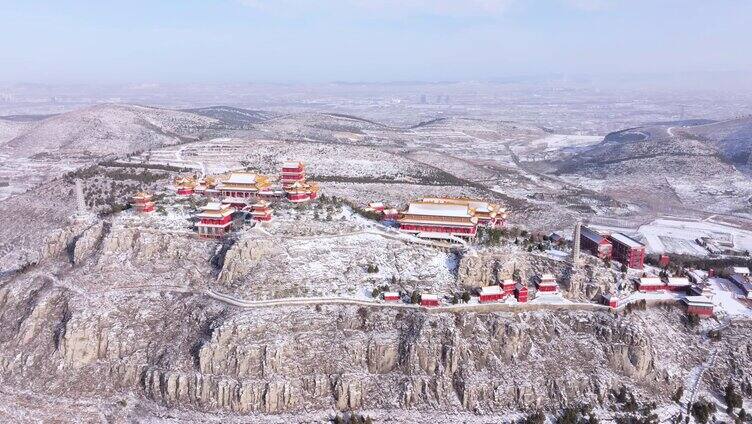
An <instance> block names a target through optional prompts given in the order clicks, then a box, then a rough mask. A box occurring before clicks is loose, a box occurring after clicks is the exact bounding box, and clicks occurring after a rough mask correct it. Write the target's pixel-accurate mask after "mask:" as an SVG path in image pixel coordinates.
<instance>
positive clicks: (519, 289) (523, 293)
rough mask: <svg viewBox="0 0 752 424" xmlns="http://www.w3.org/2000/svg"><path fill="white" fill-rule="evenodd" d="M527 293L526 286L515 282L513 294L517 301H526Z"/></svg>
mask: <svg viewBox="0 0 752 424" xmlns="http://www.w3.org/2000/svg"><path fill="white" fill-rule="evenodd" d="M527 294H528V293H527V286H524V285H522V283H517V286H516V287H515V289H514V296H515V297H516V298H517V302H520V303H525V302H527Z"/></svg>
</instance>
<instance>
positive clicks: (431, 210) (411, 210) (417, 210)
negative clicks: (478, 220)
mask: <svg viewBox="0 0 752 424" xmlns="http://www.w3.org/2000/svg"><path fill="white" fill-rule="evenodd" d="M407 213H408V214H415V215H436V216H450V217H460V218H465V217H467V218H470V211H469V208H468V207H467V206H466V205H448V204H439V203H410V207H408V208H407Z"/></svg>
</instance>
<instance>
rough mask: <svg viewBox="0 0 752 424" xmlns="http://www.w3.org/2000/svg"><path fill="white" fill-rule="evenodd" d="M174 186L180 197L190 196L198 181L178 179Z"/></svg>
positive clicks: (191, 178)
mask: <svg viewBox="0 0 752 424" xmlns="http://www.w3.org/2000/svg"><path fill="white" fill-rule="evenodd" d="M173 184H174V185H175V190H176V191H177V193H178V195H179V196H190V195H191V194H193V192H194V189H195V188H196V180H195V179H194V178H193V177H177V178H175V181H174V182H173Z"/></svg>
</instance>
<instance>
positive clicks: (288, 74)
mask: <svg viewBox="0 0 752 424" xmlns="http://www.w3.org/2000/svg"><path fill="white" fill-rule="evenodd" d="M750 21H752V2H742V1H733V0H720V1H714V2H707V1H699V0H683V1H679V0H665V1H647V0H632V1H618V0H531V1H522V0H469V1H461V2H460V1H451V0H434V1H431V0H401V1H398V0H384V1H378V2H377V1H367V0H319V1H294V0H277V1H273V0H217V1H199V0H187V1H177V0H172V1H161V2H148V1H144V0H135V1H132V2H128V3H119V4H116V5H113V4H112V3H110V2H96V1H93V0H80V1H66V2H59V1H50V0H48V1H29V2H21V1H17V2H13V1H11V2H3V3H2V4H0V40H2V41H0V51H2V54H1V55H0V82H3V83H9V82H32V83H50V84H69V83H76V84H111V83H137V82H139V83H141V82H150V83H161V84H165V83H237V82H259V83H322V82H332V81H347V82H389V81H461V80H479V81H492V80H498V79H504V78H509V77H520V76H531V75H532V76H535V75H556V74H562V75H664V76H665V75H668V76H670V75H672V74H677V75H699V76H702V75H705V74H707V75H718V73H729V75H734V78H742V79H744V73H747V72H749V73H752V56H751V55H749V54H746V53H745V52H746V50H747V49H748V45H747V44H748V41H749V40H750V39H752V29H750V27H749V25H748V22H750ZM669 79H670V78H669ZM700 79H702V78H701V77H700ZM707 80H708V82H709V83H711V84H714V83H718V82H719V81H717V78H713V77H708V78H707Z"/></svg>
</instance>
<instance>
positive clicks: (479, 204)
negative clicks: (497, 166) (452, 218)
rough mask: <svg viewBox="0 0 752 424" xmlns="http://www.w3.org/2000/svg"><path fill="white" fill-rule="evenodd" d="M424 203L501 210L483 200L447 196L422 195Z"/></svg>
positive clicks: (477, 210) (481, 210) (482, 210)
mask: <svg viewBox="0 0 752 424" xmlns="http://www.w3.org/2000/svg"><path fill="white" fill-rule="evenodd" d="M420 201H421V202H424V203H437V204H442V205H463V206H469V207H471V208H472V209H475V211H476V212H483V213H486V212H492V211H494V210H496V209H499V210H503V208H501V207H500V206H499V205H494V204H491V203H489V202H486V201H484V200H471V199H455V198H449V197H424V198H423V199H421V200H420Z"/></svg>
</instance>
